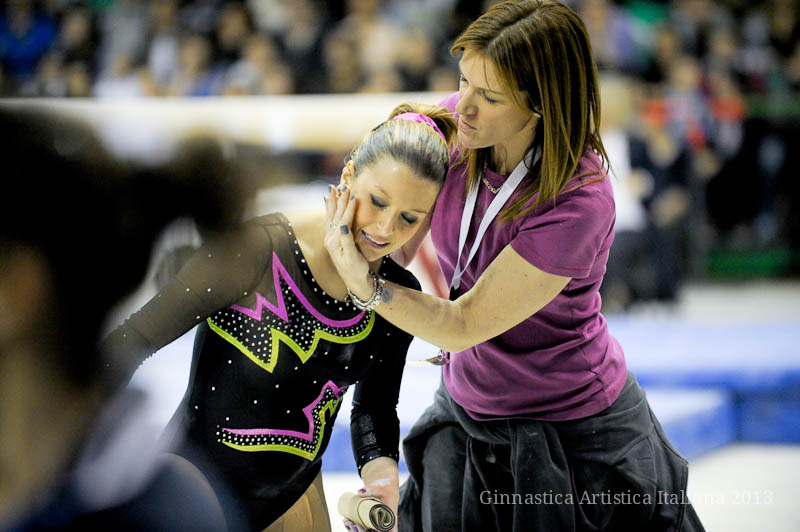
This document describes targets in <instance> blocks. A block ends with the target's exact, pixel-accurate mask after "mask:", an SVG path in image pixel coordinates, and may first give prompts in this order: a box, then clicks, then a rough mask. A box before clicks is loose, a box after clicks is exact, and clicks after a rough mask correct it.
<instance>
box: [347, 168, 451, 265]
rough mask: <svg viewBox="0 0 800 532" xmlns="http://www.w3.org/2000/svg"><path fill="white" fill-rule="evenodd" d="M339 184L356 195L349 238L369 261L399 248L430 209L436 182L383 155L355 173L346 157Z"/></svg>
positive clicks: (436, 185) (436, 187)
mask: <svg viewBox="0 0 800 532" xmlns="http://www.w3.org/2000/svg"><path fill="white" fill-rule="evenodd" d="M342 184H345V185H347V186H348V188H349V189H350V190H352V192H353V193H354V194H355V195H356V200H355V201H356V207H355V214H354V217H353V224H352V229H353V238H354V239H355V242H356V246H357V247H358V250H359V251H360V252H361V254H362V255H364V257H365V258H366V259H367V261H369V262H373V261H376V260H378V259H380V258H381V257H383V256H385V255H388V254H390V253H392V252H393V251H395V250H396V249H399V248H400V247H402V246H403V244H405V243H406V242H407V241H408V239H410V238H411V237H412V236H413V235H414V233H416V232H417V229H419V227H420V225H421V224H422V222H423V221H424V220H425V216H427V215H428V212H430V211H431V210H432V209H433V204H434V202H435V201H436V196H437V195H438V194H439V185H438V184H437V183H435V182H433V181H431V180H430V179H426V178H423V177H419V176H418V175H416V174H415V173H414V172H412V171H411V169H410V168H409V167H408V166H406V165H405V164H403V163H400V162H397V161H395V160H394V159H393V158H392V157H383V158H381V159H378V161H376V162H375V163H373V164H371V165H370V166H368V167H366V168H362V169H361V171H360V172H358V174H357V175H356V173H355V167H354V166H353V162H352V161H350V162H348V163H347V165H346V166H345V168H344V170H343V171H342Z"/></svg>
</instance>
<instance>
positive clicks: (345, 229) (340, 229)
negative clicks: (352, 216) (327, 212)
mask: <svg viewBox="0 0 800 532" xmlns="http://www.w3.org/2000/svg"><path fill="white" fill-rule="evenodd" d="M339 231H341V232H342V234H343V235H346V234H347V233H349V232H350V228H349V227H347V226H346V225H340V226H339Z"/></svg>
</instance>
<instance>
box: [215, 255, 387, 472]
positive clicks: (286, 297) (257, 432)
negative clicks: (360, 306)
mask: <svg viewBox="0 0 800 532" xmlns="http://www.w3.org/2000/svg"><path fill="white" fill-rule="evenodd" d="M272 274H273V278H274V281H275V294H276V299H277V303H276V304H273V303H271V302H270V301H268V300H267V298H266V297H264V296H263V295H262V294H260V293H256V306H255V308H254V309H251V308H247V307H242V306H239V305H232V306H231V307H229V308H226V309H223V310H221V311H219V312H217V313H215V314H214V315H212V316H211V317H209V318H208V320H207V321H208V325H209V327H210V328H211V330H213V331H214V332H215V333H217V334H218V335H220V336H221V337H222V338H224V339H225V340H226V341H228V342H229V343H231V344H233V345H234V346H236V348H237V349H238V350H239V351H240V352H241V353H242V354H243V355H244V356H246V357H247V358H248V359H249V360H250V361H252V362H253V363H254V364H256V365H258V366H259V367H261V368H262V369H264V370H265V371H267V372H269V373H273V372H274V370H275V367H276V365H277V364H278V362H279V360H278V359H279V353H280V352H281V350H280V344H281V343H283V344H285V345H286V346H288V347H289V348H290V350H291V351H292V352H293V353H294V354H295V355H296V356H297V358H299V359H300V362H301V363H303V364H305V363H306V361H308V360H309V358H311V356H312V354H313V353H314V352H315V350H316V349H317V347H318V345H319V342H320V340H328V341H330V342H333V343H338V344H349V343H354V342H358V341H360V340H363V339H364V338H366V337H367V336H368V335H369V333H370V331H371V330H372V328H373V325H374V323H375V315H374V314H373V313H372V312H363V311H362V312H359V313H358V314H356V315H355V316H354V317H353V318H350V319H347V320H334V319H331V318H328V317H326V316H324V315H323V314H322V313H320V312H319V311H318V310H317V309H315V308H314V307H313V306H312V305H311V303H310V302H309V301H308V299H307V298H306V297H305V296H304V295H303V293H302V292H301V291H300V289H299V288H298V286H297V284H296V283H295V282H294V280H293V279H292V278H291V276H290V275H289V273H288V271H287V270H286V268H285V267H284V266H283V264H282V263H281V261H280V259H279V258H278V255H277V253H274V252H273V256H272ZM285 352H286V351H285V350H284V353H285ZM346 391H347V387H346V386H343V387H338V386H336V384H334V383H333V381H330V380H329V381H327V382H325V384H324V385H323V386H322V389H321V391H320V394H319V396H318V397H317V398H316V399H315V400H314V401H313V402H312V403H311V404H309V405H308V406H306V407H305V408H304V409H303V413H304V414H305V416H306V419H307V421H308V431H307V432H306V433H303V432H299V431H292V430H282V429H277V428H247V429H234V428H227V427H223V428H221V429H220V431H219V432H218V436H219V439H218V440H217V441H218V442H220V443H222V444H224V445H227V446H229V447H232V448H234V449H237V450H240V451H250V452H253V451H284V452H289V453H292V454H295V455H297V456H301V457H303V458H306V459H307V460H314V458H316V456H317V453H318V452H319V450H320V446H321V444H322V437H323V435H324V433H325V425H326V413H327V419H333V417H334V416H335V414H336V411H337V409H338V407H339V404H340V402H341V399H342V397H343V396H344V394H345V392H346Z"/></svg>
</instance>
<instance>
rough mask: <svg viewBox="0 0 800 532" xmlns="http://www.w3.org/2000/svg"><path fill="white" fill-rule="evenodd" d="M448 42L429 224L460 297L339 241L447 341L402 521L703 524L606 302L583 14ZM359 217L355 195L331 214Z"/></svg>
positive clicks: (362, 282) (513, 22) (406, 258)
mask: <svg viewBox="0 0 800 532" xmlns="http://www.w3.org/2000/svg"><path fill="white" fill-rule="evenodd" d="M451 51H452V52H453V53H454V54H460V62H459V67H460V71H461V78H460V85H459V91H458V93H457V94H454V95H452V96H451V97H449V98H447V99H446V100H445V101H444V102H443V104H444V105H445V106H447V107H449V108H450V110H451V111H453V112H454V113H455V115H456V117H457V122H458V141H459V143H458V144H459V146H458V148H457V149H456V150H455V152H454V153H453V154H452V155H453V164H451V167H450V170H449V172H448V175H447V178H446V180H445V184H444V187H443V188H442V191H441V193H440V195H439V197H438V199H437V202H436V206H435V210H434V212H433V214H432V216H430V217H429V218H430V220H429V223H430V231H431V237H432V240H433V243H434V245H435V247H436V252H437V255H438V258H439V262H440V265H441V268H442V271H443V273H444V275H445V278H446V279H447V281H448V282H449V283H450V298H449V300H445V299H441V298H437V297H434V296H431V295H427V294H423V293H421V292H418V291H414V290H411V289H408V288H405V287H402V286H399V285H396V284H394V283H391V282H386V283H385V284H384V285H383V286H381V287H378V285H377V284H376V283H375V282H374V281H373V280H372V279H371V278H370V276H369V275H368V264H367V262H366V261H365V260H364V258H363V257H362V256H361V255H360V254H359V253H358V250H357V248H356V247H355V245H354V242H353V239H352V234H351V233H347V234H343V233H342V232H340V233H336V234H335V238H330V239H328V241H327V242H326V245H327V248H328V251H329V253H330V254H331V257H332V258H333V261H334V264H335V265H336V267H337V270H338V271H339V273H340V275H341V277H342V279H343V280H344V281H345V282H346V284H347V286H348V288H349V289H350V290H351V292H352V293H353V294H354V295H355V296H356V297H358V298H362V299H364V300H368V299H370V298H372V297H373V295H374V294H375V292H376V290H378V289H382V298H381V299H382V302H381V303H380V304H379V305H378V306H377V308H376V312H378V314H379V315H381V316H383V317H384V318H385V319H386V320H388V321H389V322H390V323H392V324H394V325H396V326H397V327H399V328H401V329H403V330H405V331H406V332H408V333H410V334H413V335H415V336H418V337H420V338H422V339H424V340H426V341H428V342H430V343H432V344H434V345H436V346H438V347H440V348H442V351H441V352H440V355H439V357H437V358H438V360H439V361H440V363H441V364H442V366H443V367H442V372H443V382H442V386H441V387H440V389H439V390H438V391H437V393H436V396H435V399H434V403H433V405H431V406H430V407H429V408H428V409H427V410H426V411H425V413H424V414H423V415H422V417H421V418H420V419H419V420H418V422H417V423H416V424H415V426H414V427H413V429H412V430H411V432H410V434H409V435H408V437H407V438H406V439H405V441H404V447H403V449H404V454H405V458H406V461H407V464H408V469H409V473H410V478H409V480H408V482H407V483H406V484H404V486H403V489H402V490H401V492H402V493H401V501H400V515H399V519H400V527H401V530H435V531H437V532H442V531H449V530H515V531H516V530H543V531H544V530H559V531H568V530H681V529H682V530H702V525H701V524H700V522H699V520H698V518H697V516H696V514H695V512H694V510H693V509H692V506H691V504H690V503H689V502H688V501H687V499H686V483H687V475H688V467H687V461H686V460H685V459H684V458H683V457H682V456H681V455H680V454H678V453H677V452H676V451H675V450H674V449H673V448H672V446H671V445H670V443H669V442H668V440H667V439H666V437H665V435H664V432H663V431H662V429H661V426H660V425H659V423H658V420H657V419H656V418H655V416H654V415H653V413H652V411H651V410H650V407H649V405H648V402H647V399H646V397H645V394H644V392H643V391H642V389H641V388H640V387H639V385H638V383H637V381H636V379H635V377H634V375H633V374H632V373H631V372H629V371H628V370H627V368H626V365H625V357H624V354H623V350H622V348H621V347H620V345H619V343H618V342H617V341H616V340H615V339H614V337H612V336H611V335H610V334H609V331H608V327H607V325H606V321H605V319H604V318H603V316H602V314H601V312H600V308H601V301H600V295H599V293H598V289H599V287H600V284H601V283H602V280H603V274H604V273H605V268H606V261H607V259H608V252H609V248H610V246H611V243H612V241H613V238H614V219H615V207H614V198H613V194H612V188H611V183H610V182H609V178H608V177H607V171H606V166H607V157H606V154H605V150H604V148H603V143H602V141H601V139H600V136H599V133H598V124H599V123H600V102H599V88H598V81H597V69H596V66H595V63H594V60H593V58H592V50H591V45H590V43H589V38H588V35H587V32H586V28H585V26H584V24H583V22H582V21H581V20H580V19H579V17H578V16H577V15H576V14H575V13H574V12H573V11H572V10H571V9H570V8H568V7H567V6H565V5H563V4H560V3H558V2H552V1H541V0H531V1H523V2H517V1H509V2H502V3H500V4H497V5H495V6H494V7H492V8H491V9H490V10H488V11H487V12H486V13H485V14H484V15H482V16H481V17H480V18H478V19H477V20H475V21H474V22H473V23H472V24H471V25H470V26H469V27H468V28H467V29H466V31H465V32H464V33H463V34H462V35H461V36H460V37H459V38H458V39H457V40H456V42H455V44H454V45H453V47H452V49H451ZM352 213H353V206H352V202H351V199H350V198H349V197H347V196H345V195H342V196H340V197H338V198H337V205H336V209H335V210H333V209H331V210H329V220H330V222H331V223H332V224H337V225H350V223H351V220H352ZM426 234H427V231H426V230H425V229H424V228H423V229H422V230H420V231H419V232H418V233H417V234H416V235H415V237H414V238H413V239H412V240H411V241H409V243H408V244H406V245H405V246H404V247H403V248H402V250H400V251H398V252H396V253H395V258H396V260H398V261H399V262H400V263H401V264H408V262H410V259H411V258H412V257H413V255H414V253H415V251H416V249H417V248H418V246H419V244H420V242H421V241H422V240H423V238H424V237H425V235H426ZM506 500H510V501H511V502H518V504H498V502H503V501H506ZM528 501H530V503H529V502H528Z"/></svg>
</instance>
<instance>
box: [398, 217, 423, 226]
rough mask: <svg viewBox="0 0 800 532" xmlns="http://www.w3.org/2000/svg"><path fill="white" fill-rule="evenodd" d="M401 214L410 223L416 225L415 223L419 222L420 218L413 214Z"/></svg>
mask: <svg viewBox="0 0 800 532" xmlns="http://www.w3.org/2000/svg"><path fill="white" fill-rule="evenodd" d="M401 216H402V218H403V220H405V222H406V223H407V224H408V225H414V224H415V223H417V221H419V218H417V217H416V216H413V215H411V214H402V215H401Z"/></svg>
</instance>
